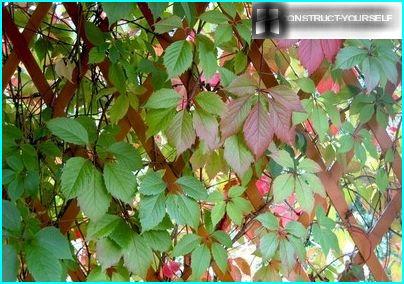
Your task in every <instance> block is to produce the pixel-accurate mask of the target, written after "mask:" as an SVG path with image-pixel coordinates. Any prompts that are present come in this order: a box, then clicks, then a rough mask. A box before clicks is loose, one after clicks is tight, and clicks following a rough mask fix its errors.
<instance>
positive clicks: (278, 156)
mask: <svg viewBox="0 0 404 284" xmlns="http://www.w3.org/2000/svg"><path fill="white" fill-rule="evenodd" d="M271 158H272V159H273V160H274V161H275V162H276V163H277V164H279V165H281V166H282V167H284V168H291V169H293V168H294V167H295V162H294V161H293V158H292V157H291V156H290V154H289V152H287V151H285V150H279V151H277V152H275V153H272V154H271Z"/></svg>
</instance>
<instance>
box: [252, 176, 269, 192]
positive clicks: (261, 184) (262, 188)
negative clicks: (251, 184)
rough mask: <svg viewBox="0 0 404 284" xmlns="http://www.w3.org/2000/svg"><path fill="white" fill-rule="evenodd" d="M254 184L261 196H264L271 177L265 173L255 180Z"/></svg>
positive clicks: (267, 190)
mask: <svg viewBox="0 0 404 284" xmlns="http://www.w3.org/2000/svg"><path fill="white" fill-rule="evenodd" d="M255 186H256V187H257V189H258V192H259V193H260V195H261V196H264V195H265V194H267V193H268V192H269V190H270V189H271V179H270V178H269V177H267V176H266V175H262V176H261V177H260V179H259V180H257V181H256V182H255Z"/></svg>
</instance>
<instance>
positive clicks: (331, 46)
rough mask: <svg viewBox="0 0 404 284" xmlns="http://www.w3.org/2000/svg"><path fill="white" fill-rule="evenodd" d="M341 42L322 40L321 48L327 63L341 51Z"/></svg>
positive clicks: (338, 40)
mask: <svg viewBox="0 0 404 284" xmlns="http://www.w3.org/2000/svg"><path fill="white" fill-rule="evenodd" d="M341 44H342V40H340V39H322V40H321V48H322V49H323V53H324V56H325V58H327V60H328V61H330V62H333V61H334V59H335V56H336V55H337V53H338V51H339V50H340V49H341Z"/></svg>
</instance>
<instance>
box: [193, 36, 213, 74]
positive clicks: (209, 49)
mask: <svg viewBox="0 0 404 284" xmlns="http://www.w3.org/2000/svg"><path fill="white" fill-rule="evenodd" d="M200 38H201V37H199V36H198V54H199V64H200V65H201V68H202V71H203V74H204V75H205V79H206V80H209V79H210V78H211V77H212V76H213V75H214V74H215V73H216V71H217V69H218V65H217V56H216V51H215V49H214V47H213V44H212V43H211V41H210V40H209V39H206V40H205V38H204V40H199V39H200Z"/></svg>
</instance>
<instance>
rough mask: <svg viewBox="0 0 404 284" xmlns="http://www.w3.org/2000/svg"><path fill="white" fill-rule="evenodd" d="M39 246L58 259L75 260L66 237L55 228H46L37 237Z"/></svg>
mask: <svg viewBox="0 0 404 284" xmlns="http://www.w3.org/2000/svg"><path fill="white" fill-rule="evenodd" d="M35 240H36V241H37V242H38V245H39V246H41V247H43V248H44V249H47V250H49V251H50V252H51V254H52V256H54V257H55V258H57V259H71V260H72V259H73V258H72V252H71V250H70V245H69V243H68V241H67V239H66V237H65V236H63V235H62V233H61V232H60V231H59V230H58V229H57V228H55V227H45V228H43V229H41V230H40V231H39V232H38V233H37V234H36V235H35Z"/></svg>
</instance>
